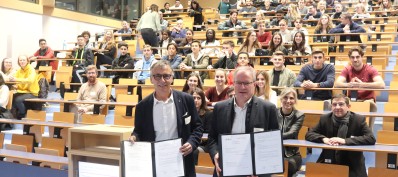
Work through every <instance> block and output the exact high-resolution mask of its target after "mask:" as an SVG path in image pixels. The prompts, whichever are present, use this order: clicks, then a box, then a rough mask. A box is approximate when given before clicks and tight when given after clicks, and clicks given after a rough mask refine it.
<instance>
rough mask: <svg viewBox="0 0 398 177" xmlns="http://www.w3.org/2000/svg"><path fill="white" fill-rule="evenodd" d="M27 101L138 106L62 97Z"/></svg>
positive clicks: (134, 103) (127, 103)
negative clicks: (62, 98)
mask: <svg viewBox="0 0 398 177" xmlns="http://www.w3.org/2000/svg"><path fill="white" fill-rule="evenodd" d="M25 101H30V102H41V103H45V102H48V103H73V104H98V105H115V106H136V105H137V103H136V102H99V101H77V100H73V101H72V100H61V99H40V98H31V99H26V100H25Z"/></svg>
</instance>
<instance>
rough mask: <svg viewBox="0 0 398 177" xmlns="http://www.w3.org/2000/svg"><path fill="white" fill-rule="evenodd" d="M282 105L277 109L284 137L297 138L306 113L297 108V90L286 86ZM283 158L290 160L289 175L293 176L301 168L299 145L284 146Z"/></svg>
mask: <svg viewBox="0 0 398 177" xmlns="http://www.w3.org/2000/svg"><path fill="white" fill-rule="evenodd" d="M280 101H281V107H280V108H279V109H277V110H276V118H277V119H278V124H279V129H280V130H282V138H283V139H284V140H286V139H297V138H298V134H299V131H300V129H301V127H302V126H303V122H304V113H303V112H301V111H299V110H297V109H296V108H295V105H296V104H297V92H296V90H294V89H293V88H285V89H283V90H282V92H281V95H280ZM284 152H285V153H283V158H284V159H285V160H287V161H288V163H289V165H288V177H292V176H293V175H294V174H295V173H296V172H297V171H299V170H300V168H301V162H302V159H301V154H300V151H299V148H298V147H284Z"/></svg>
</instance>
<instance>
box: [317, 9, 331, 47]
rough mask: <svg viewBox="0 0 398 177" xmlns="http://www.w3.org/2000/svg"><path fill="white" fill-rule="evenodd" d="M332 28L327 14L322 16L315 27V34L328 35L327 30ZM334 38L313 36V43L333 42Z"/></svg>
mask: <svg viewBox="0 0 398 177" xmlns="http://www.w3.org/2000/svg"><path fill="white" fill-rule="evenodd" d="M332 28H334V24H333V22H332V19H331V18H330V16H329V15H328V14H323V15H322V16H321V18H319V20H318V24H317V25H316V26H315V34H328V32H329V30H330V29H332ZM333 41H334V36H328V35H325V36H314V41H313V42H333Z"/></svg>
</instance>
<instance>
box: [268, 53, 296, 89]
mask: <svg viewBox="0 0 398 177" xmlns="http://www.w3.org/2000/svg"><path fill="white" fill-rule="evenodd" d="M272 62H273V64H274V68H273V69H271V70H269V71H268V75H269V78H270V79H269V80H270V85H271V86H277V87H293V84H294V82H295V81H296V75H295V74H294V73H293V71H292V70H290V69H289V68H286V67H285V65H284V63H285V56H284V54H283V53H282V52H280V51H277V52H275V53H273V55H272Z"/></svg>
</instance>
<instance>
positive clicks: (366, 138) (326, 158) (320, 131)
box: [305, 94, 376, 177]
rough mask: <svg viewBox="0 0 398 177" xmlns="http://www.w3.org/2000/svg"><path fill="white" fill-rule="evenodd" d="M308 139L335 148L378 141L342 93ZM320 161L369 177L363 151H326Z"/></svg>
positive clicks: (308, 135) (352, 173)
mask: <svg viewBox="0 0 398 177" xmlns="http://www.w3.org/2000/svg"><path fill="white" fill-rule="evenodd" d="M305 139H306V140H308V141H312V142H316V143H325V144H328V145H333V146H339V145H373V144H375V142H376V139H375V137H374V136H373V133H372V130H370V128H369V127H368V125H367V124H366V121H365V117H364V116H362V115H359V114H356V113H354V112H351V111H350V99H349V98H348V97H346V96H345V95H343V94H338V95H336V96H334V97H333V98H332V112H331V113H327V114H325V115H322V116H321V119H320V120H319V123H318V125H316V126H315V127H314V128H313V129H311V130H310V131H309V132H308V133H307V135H306V136H305ZM317 162H319V163H332V164H339V165H346V166H348V167H349V173H350V174H349V176H350V177H367V174H366V167H365V157H364V156H363V153H362V152H353V151H335V150H327V149H323V150H322V153H321V155H320V156H319V159H318V161H317Z"/></svg>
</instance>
